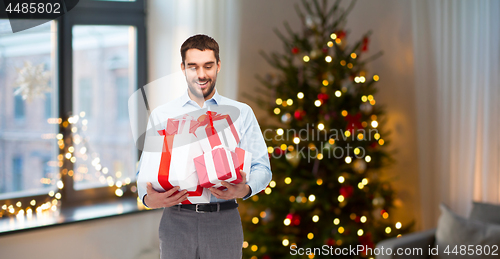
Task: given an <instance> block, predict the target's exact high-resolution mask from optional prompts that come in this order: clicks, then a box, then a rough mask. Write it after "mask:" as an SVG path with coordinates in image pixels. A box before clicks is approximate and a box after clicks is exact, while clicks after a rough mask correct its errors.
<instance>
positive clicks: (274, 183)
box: [269, 180, 276, 188]
mask: <svg viewBox="0 0 500 259" xmlns="http://www.w3.org/2000/svg"><path fill="white" fill-rule="evenodd" d="M269 186H270V187H271V188H274V187H276V182H275V181H274V180H272V181H271V182H269Z"/></svg>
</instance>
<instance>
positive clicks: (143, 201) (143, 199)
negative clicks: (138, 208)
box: [142, 194, 151, 209]
mask: <svg viewBox="0 0 500 259" xmlns="http://www.w3.org/2000/svg"><path fill="white" fill-rule="evenodd" d="M146 195H147V194H144V196H142V204H144V206H146V208H148V209H151V208H150V207H149V206H148V205H146V201H145V199H146Z"/></svg>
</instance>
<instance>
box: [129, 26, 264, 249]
mask: <svg viewBox="0 0 500 259" xmlns="http://www.w3.org/2000/svg"><path fill="white" fill-rule="evenodd" d="M181 56H182V63H181V69H182V71H183V73H184V74H185V76H186V81H187V85H188V89H187V91H186V93H185V94H184V95H182V96H181V97H179V98H177V99H175V100H173V101H172V102H169V103H167V104H164V105H162V106H159V107H158V108H156V109H155V110H154V111H153V112H152V113H151V116H152V117H153V121H157V122H160V123H161V127H162V128H165V126H166V123H167V120H168V118H174V117H176V116H178V115H180V114H187V113H190V112H195V111H197V110H200V109H207V108H208V107H209V106H220V105H224V106H232V107H234V108H236V109H238V110H239V112H240V116H239V117H238V118H237V119H236V121H235V122H234V125H235V128H236V130H237V131H238V134H239V136H240V143H239V144H238V146H239V147H240V148H242V149H244V150H246V151H248V152H250V153H251V154H252V162H251V168H250V172H243V171H241V175H242V178H243V179H245V176H246V174H249V180H248V181H247V182H245V181H242V182H241V183H239V184H235V185H232V184H229V183H226V182H223V185H224V186H225V187H226V188H227V190H225V191H221V190H219V189H215V188H210V191H211V192H212V197H211V199H210V203H207V204H198V205H194V204H189V205H179V203H181V202H182V201H184V200H186V199H187V197H188V194H187V193H186V191H185V190H180V192H178V193H175V191H176V190H179V187H178V186H177V187H174V188H173V189H171V190H169V191H167V192H157V191H155V190H154V189H153V188H152V185H151V183H148V185H147V189H146V190H143V189H142V188H139V197H141V198H142V201H143V202H144V204H145V205H146V206H148V207H150V208H165V209H164V210H163V216H162V218H161V222H160V228H159V237H160V252H161V259H166V258H187V259H190V258H192V259H198V258H199V259H211V258H231V259H232V258H241V256H242V244H243V230H242V226H241V219H240V214H239V212H238V209H237V207H238V204H237V202H236V199H240V198H242V199H247V198H249V197H251V196H252V195H254V194H256V193H259V192H260V191H262V190H263V189H265V188H266V186H267V184H268V183H269V182H270V181H271V169H270V168H271V167H270V164H269V156H268V153H267V147H266V143H265V142H264V138H263V136H262V132H261V130H260V127H259V124H258V122H257V119H256V118H255V115H254V113H253V111H252V109H251V108H250V106H248V105H246V104H244V103H241V102H237V101H235V100H231V99H229V98H226V97H223V96H221V95H219V94H218V92H217V89H216V82H217V75H218V73H219V72H220V69H221V61H220V58H219V45H218V44H217V42H216V41H215V40H214V39H213V38H211V37H209V36H206V35H195V36H192V37H190V38H188V39H187V40H186V41H185V42H184V43H183V44H182V46H181Z"/></svg>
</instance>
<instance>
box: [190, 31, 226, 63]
mask: <svg viewBox="0 0 500 259" xmlns="http://www.w3.org/2000/svg"><path fill="white" fill-rule="evenodd" d="M189 49H199V50H201V51H204V50H207V49H208V50H212V51H213V52H214V55H215V60H216V62H217V63H219V44H218V43H217V41H215V40H214V39H213V38H212V37H210V36H207V35H204V34H197V35H194V36H191V37H189V38H188V39H187V40H186V41H184V43H182V46H181V57H182V64H184V61H185V60H186V51H188V50H189Z"/></svg>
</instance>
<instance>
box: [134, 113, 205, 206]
mask: <svg viewBox="0 0 500 259" xmlns="http://www.w3.org/2000/svg"><path fill="white" fill-rule="evenodd" d="M197 124H198V122H197V121H194V120H192V118H189V117H187V116H184V117H183V118H182V119H169V120H168V121H167V126H166V128H165V129H164V130H161V131H158V132H159V133H160V135H164V136H162V137H155V138H154V139H153V141H163V146H162V150H161V152H148V151H143V153H142V157H141V167H140V169H139V177H138V179H137V184H141V185H144V186H146V184H147V182H151V183H152V185H153V188H154V189H155V190H157V191H160V192H162V191H167V190H169V189H171V188H172V187H173V186H179V187H180V189H181V190H187V191H188V194H189V196H188V199H187V200H186V201H184V202H183V203H184V204H190V203H208V202H210V197H211V193H210V191H209V190H206V189H204V188H202V187H201V186H200V185H199V184H198V182H199V181H198V175H197V173H196V168H195V166H194V163H193V159H194V158H195V157H198V156H200V155H202V154H203V150H202V149H201V146H200V145H199V143H198V141H197V139H196V137H195V136H194V134H192V133H193V132H194V129H195V127H194V126H193V125H197Z"/></svg>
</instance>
